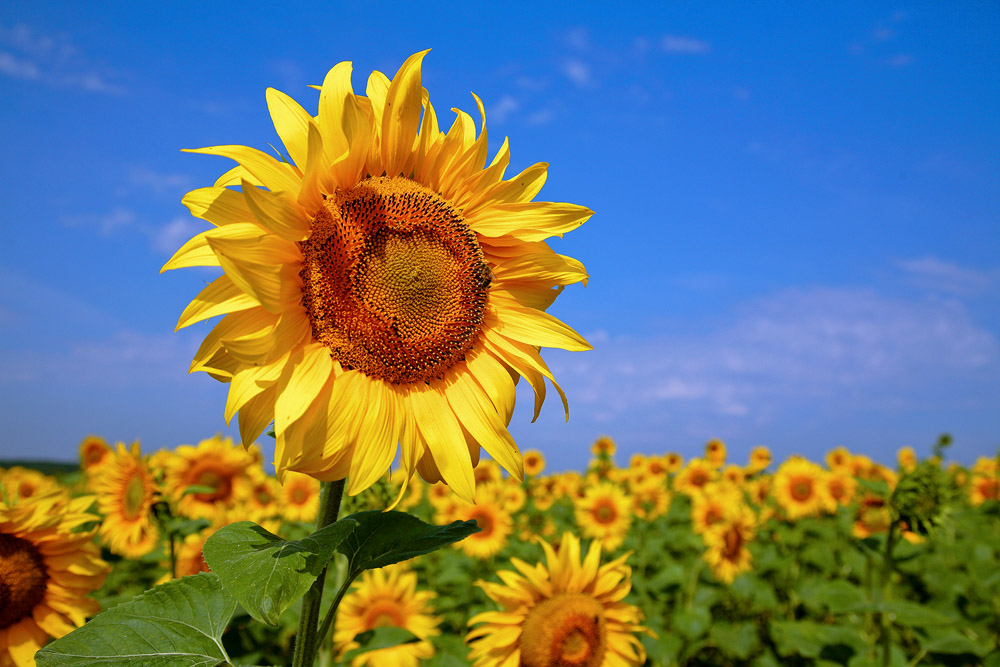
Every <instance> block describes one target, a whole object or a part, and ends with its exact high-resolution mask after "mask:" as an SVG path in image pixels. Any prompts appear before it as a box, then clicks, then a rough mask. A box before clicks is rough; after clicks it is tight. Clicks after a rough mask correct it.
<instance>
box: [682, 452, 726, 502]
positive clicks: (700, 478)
mask: <svg viewBox="0 0 1000 667" xmlns="http://www.w3.org/2000/svg"><path fill="white" fill-rule="evenodd" d="M716 477H717V473H716V471H715V466H713V465H712V464H710V463H709V462H708V461H706V460H705V459H691V460H690V461H688V464H687V465H686V466H685V467H684V468H683V469H682V470H681V471H680V472H679V473H677V478H676V479H675V480H674V490H675V491H678V492H680V493H685V494H687V495H689V496H690V495H694V494H696V493H699V492H701V490H702V489H703V488H705V485H706V484H708V483H709V482H713V481H715V479H716Z"/></svg>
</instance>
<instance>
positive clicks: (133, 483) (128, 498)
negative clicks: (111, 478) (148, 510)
mask: <svg viewBox="0 0 1000 667" xmlns="http://www.w3.org/2000/svg"><path fill="white" fill-rule="evenodd" d="M145 500H146V484H145V482H144V481H143V479H142V477H141V476H140V475H139V474H138V472H137V473H136V474H134V475H133V476H132V477H131V479H129V481H128V484H127V485H126V486H125V496H124V499H123V502H122V504H123V505H124V507H123V508H122V514H124V515H125V518H126V519H135V518H137V517H138V516H139V515H140V513H141V512H142V508H143V504H144V501H145Z"/></svg>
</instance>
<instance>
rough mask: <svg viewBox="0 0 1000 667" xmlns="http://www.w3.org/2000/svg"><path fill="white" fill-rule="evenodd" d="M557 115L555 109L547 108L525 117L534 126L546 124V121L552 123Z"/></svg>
mask: <svg viewBox="0 0 1000 667" xmlns="http://www.w3.org/2000/svg"><path fill="white" fill-rule="evenodd" d="M555 117H556V112H555V111H553V110H552V109H548V108H545V109H539V110H538V111H533V112H532V113H530V114H528V117H527V118H525V122H526V123H527V124H528V125H532V126H538V125H545V124H546V123H550V122H552V121H553V120H555Z"/></svg>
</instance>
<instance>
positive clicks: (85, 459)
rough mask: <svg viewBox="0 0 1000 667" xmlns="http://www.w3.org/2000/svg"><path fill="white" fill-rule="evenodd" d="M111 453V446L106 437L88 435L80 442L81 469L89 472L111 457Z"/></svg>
mask: <svg viewBox="0 0 1000 667" xmlns="http://www.w3.org/2000/svg"><path fill="white" fill-rule="evenodd" d="M111 453H112V452H111V447H109V446H108V443H107V441H106V440H105V439H104V438H102V437H100V436H97V435H88V436H87V437H86V438H84V439H83V441H82V442H81V443H80V469H81V470H83V472H85V473H88V474H89V473H90V472H91V471H92V470H94V469H96V468H99V467H100V466H101V464H102V463H103V462H104V461H106V460H107V459H108V458H110V457H111Z"/></svg>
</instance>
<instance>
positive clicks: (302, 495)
mask: <svg viewBox="0 0 1000 667" xmlns="http://www.w3.org/2000/svg"><path fill="white" fill-rule="evenodd" d="M308 499H309V494H308V493H306V490H305V489H303V488H298V489H293V490H292V502H293V503H295V504H296V505H302V504H304V503H305V502H306V500H308Z"/></svg>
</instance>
